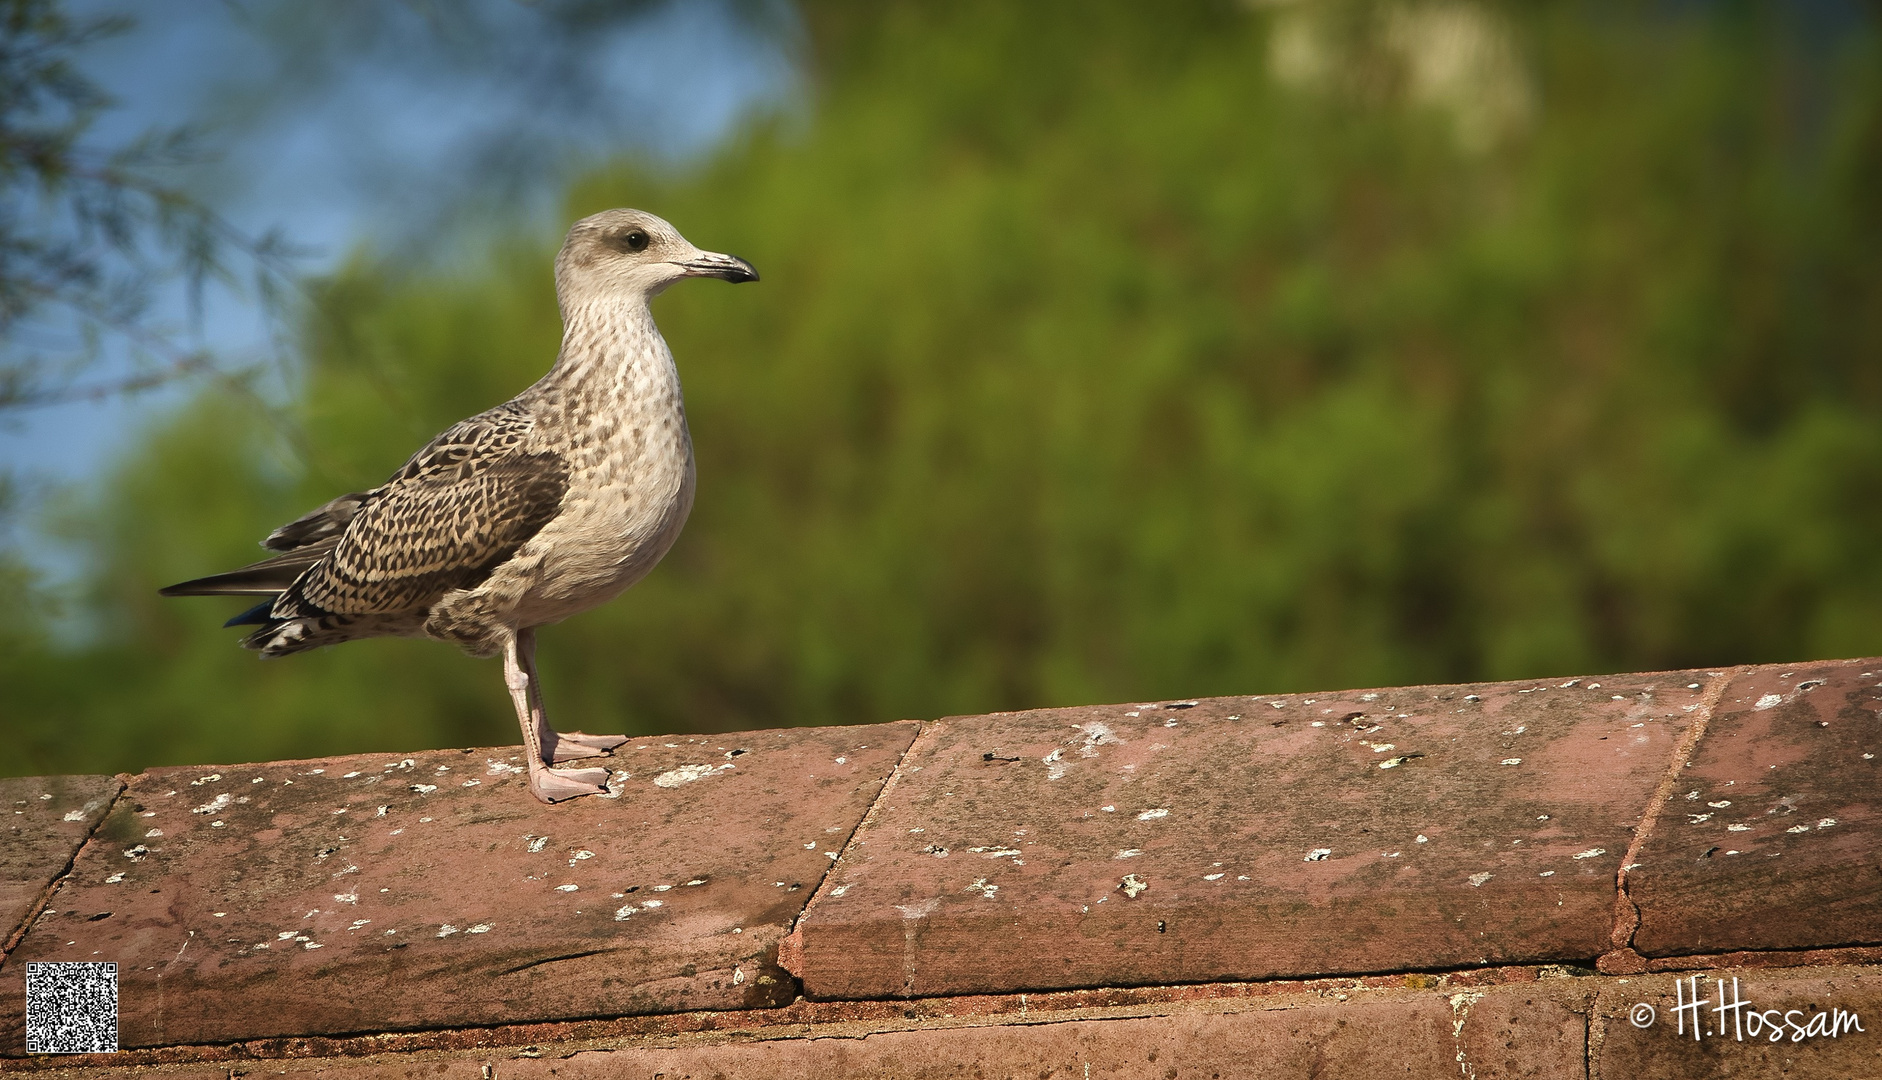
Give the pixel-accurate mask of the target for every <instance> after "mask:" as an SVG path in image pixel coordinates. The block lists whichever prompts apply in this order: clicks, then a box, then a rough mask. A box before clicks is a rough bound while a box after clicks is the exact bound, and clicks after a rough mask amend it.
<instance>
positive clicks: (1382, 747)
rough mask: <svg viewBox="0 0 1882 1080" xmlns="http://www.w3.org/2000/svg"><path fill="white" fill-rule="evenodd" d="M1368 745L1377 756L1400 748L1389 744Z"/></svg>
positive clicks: (1374, 743)
mask: <svg viewBox="0 0 1882 1080" xmlns="http://www.w3.org/2000/svg"><path fill="white" fill-rule="evenodd" d="M1366 745H1367V746H1370V747H1372V752H1373V753H1375V754H1383V753H1385V752H1386V751H1387V750H1397V749H1398V747H1396V746H1394V745H1392V744H1391V743H1389V742H1371V743H1367V744H1366Z"/></svg>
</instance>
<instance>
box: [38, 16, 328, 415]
mask: <svg viewBox="0 0 1882 1080" xmlns="http://www.w3.org/2000/svg"><path fill="white" fill-rule="evenodd" d="M129 26H130V21H129V20H128V19H126V18H123V17H110V18H73V17H72V16H70V15H69V14H68V13H67V12H66V11H65V8H64V5H63V4H62V3H60V2H59V0H0V412H4V411H7V410H16V409H20V408H24V407H29V406H34V405H47V404H52V403H56V402H60V401H68V400H72V399H75V398H82V397H96V396H101V395H109V394H116V393H124V392H127V391H132V390H141V389H148V388H150V387H152V386H156V385H159V384H161V383H163V382H167V381H169V380H172V379H175V378H178V377H180V376H183V375H186V374H202V373H218V372H217V369H216V366H215V364H214V361H213V358H212V357H211V356H210V355H209V354H208V353H206V352H204V351H203V350H201V349H198V348H194V347H192V346H190V345H189V344H187V343H186V342H185V341H184V340H183V339H182V338H181V337H180V336H178V335H177V334H175V333H173V332H171V331H170V330H168V329H167V328H166V327H164V326H162V325H160V324H159V323H157V322H156V321H154V320H152V319H151V318H149V308H150V304H151V299H152V295H153V292H154V291H155V289H156V288H157V287H158V286H159V285H160V284H161V283H162V282H164V281H165V280H169V279H176V278H181V279H182V280H183V281H184V282H185V283H186V285H187V287H188V288H189V289H190V290H191V291H192V292H193V293H200V290H201V289H202V286H203V284H204V282H205V281H206V280H207V279H209V278H212V277H214V278H221V279H223V280H226V281H231V282H233V281H234V280H235V278H236V277H237V275H238V274H240V275H241V276H243V277H245V278H248V279H250V280H251V281H252V285H253V290H254V295H256V296H257V297H259V298H260V299H261V300H262V301H263V302H264V303H269V304H272V302H273V301H274V300H275V298H276V297H277V296H278V294H279V293H280V291H281V289H282V288H283V286H284V285H285V284H286V283H287V281H288V280H289V276H290V267H289V265H288V262H289V257H290V254H291V253H290V252H289V251H288V250H287V248H286V246H285V245H284V244H283V242H282V240H281V238H280V237H279V236H278V235H276V234H269V235H264V236H260V237H251V236H248V235H246V234H244V233H242V232H240V231H239V230H237V229H235V228H234V227H232V226H231V225H230V224H229V223H228V222H226V221H224V220H223V219H222V218H221V217H220V216H219V215H217V214H216V213H215V212H214V211H212V210H211V209H210V208H209V207H208V206H206V205H205V204H204V203H202V202H201V201H199V200H197V199H196V198H194V197H193V196H191V195H190V194H189V193H188V191H186V190H185V189H184V188H183V187H182V186H181V185H179V184H176V183H172V182H168V181H166V179H165V178H164V175H163V174H164V172H165V170H166V169H168V168H172V167H174V166H177V165H179V164H182V163H186V162H189V161H192V160H195V159H196V158H198V157H199V156H200V153H201V151H200V149H199V148H198V146H197V144H196V140H195V138H194V137H193V135H192V133H191V132H190V131H189V130H188V129H187V128H181V127H178V128H169V129H158V130H152V131H150V132H147V133H145V134H144V135H143V136H141V137H139V138H136V139H133V140H131V141H129V142H126V143H124V144H123V145H119V146H99V145H94V144H92V143H90V142H88V141H87V135H88V133H89V132H90V130H91V128H92V125H93V123H94V121H95V120H96V118H97V116H98V114H99V113H100V112H101V111H102V110H104V109H105V108H107V107H108V106H109V105H110V100H109V98H107V97H106V95H105V94H104V93H103V92H102V91H101V90H99V88H98V87H97V85H96V84H95V83H94V82H93V81H92V80H90V79H89V78H87V77H86V76H85V75H84V74H83V73H82V72H81V71H80V70H79V68H78V67H77V65H76V63H75V58H76V56H77V54H78V53H79V52H80V51H81V50H83V49H84V48H85V47H86V46H88V45H91V44H93V43H95V42H97V41H98V40H100V39H102V38H106V37H109V36H112V35H115V34H121V33H123V32H124V31H125V30H127V29H128V28H129ZM113 347H116V348H118V349H121V350H123V351H124V353H125V354H126V357H125V358H126V359H127V360H128V361H129V363H128V364H127V365H122V366H124V367H127V368H128V371H127V372H125V373H118V374H114V375H113V376H111V377H109V378H105V379H95V378H89V377H90V376H93V375H94V374H95V373H96V371H97V369H98V368H99V367H100V366H101V361H102V360H103V359H104V358H105V357H106V355H107V353H108V350H109V349H111V348H113ZM219 374H224V375H226V374H228V373H219Z"/></svg>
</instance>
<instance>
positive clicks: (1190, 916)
mask: <svg viewBox="0 0 1882 1080" xmlns="http://www.w3.org/2000/svg"><path fill="white" fill-rule="evenodd" d="M1706 678H1707V676H1705V675H1704V674H1693V673H1674V674H1662V675H1649V676H1624V677H1618V678H1605V679H1593V680H1568V681H1566V682H1563V681H1558V682H1549V683H1514V684H1512V683H1505V684H1499V685H1492V686H1482V687H1414V688H1407V689H1397V690H1381V691H1376V692H1369V693H1361V692H1344V693H1333V694H1318V695H1312V694H1309V695H1289V696H1285V697H1263V698H1219V699H1214V700H1209V701H1202V702H1194V703H1185V702H1177V703H1163V704H1161V705H1143V706H1112V707H1100V708H1087V709H1050V710H1041V711H1038V712H1028V713H1013V714H1001V715H995V716H991V717H968V718H959V719H950V720H944V721H941V722H939V723H938V724H936V725H935V726H934V727H933V728H931V729H930V730H929V731H927V732H925V733H924V734H923V735H922V737H921V738H920V739H919V740H917V742H916V745H915V748H914V749H913V750H912V751H911V752H910V756H909V760H908V762H907V764H906V766H905V767H904V768H903V769H902V771H901V772H900V773H899V774H898V776H897V778H896V780H895V781H894V782H893V783H892V785H891V786H890V788H889V789H888V790H887V791H886V792H885V793H884V796H883V798H882V800H881V805H880V806H879V808H878V809H877V811H876V812H875V813H874V814H872V815H871V818H870V820H869V822H868V823H867V824H866V825H865V826H864V828H863V829H862V830H861V831H860V832H859V833H858V836H857V839H856V841H855V842H854V843H853V844H852V846H851V848H850V851H849V852H848V853H847V854H846V856H845V858H844V860H843V862H842V864H841V865H839V867H838V868H837V871H836V872H835V873H834V874H832V875H831V877H830V879H829V882H828V883H827V885H826V887H825V889H824V891H823V892H821V893H820V894H819V895H818V897H817V898H816V899H815V900H814V901H813V902H812V905H811V907H810V909H809V910H808V911H807V912H806V913H805V916H804V919H803V920H802V921H801V922H800V924H799V928H798V932H797V935H796V936H794V938H793V940H792V941H791V942H789V943H788V944H787V950H786V954H785V961H784V962H785V965H786V966H787V967H788V968H790V969H791V970H793V971H795V972H796V973H797V974H798V975H799V976H800V977H802V979H803V981H804V988H805V992H806V993H808V994H810V995H811V996H813V997H824V998H854V997H876V996H923V995H930V994H955V993H989V992H1008V991H1017V990H1028V989H1045V988H1051V987H1069V986H1104V985H1141V984H1169V983H1181V982H1193V981H1204V980H1212V979H1260V978H1274V977H1288V976H1305V975H1315V974H1324V973H1339V972H1367V971H1391V970H1403V969H1416V968H1427V969H1428V968H1446V967H1460V966H1468V965H1473V964H1489V963H1511V962H1529V961H1539V960H1569V959H1588V958H1592V957H1594V956H1596V955H1597V954H1599V953H1600V952H1602V951H1603V950H1604V949H1606V948H1607V945H1608V940H1609V936H1610V933H1611V930H1612V927H1613V922H1614V902H1615V895H1616V893H1615V873H1616V870H1617V869H1618V868H1619V866H1620V860H1621V858H1622V856H1623V854H1624V853H1625V852H1626V850H1627V847H1628V843H1629V841H1630V840H1631V839H1632V835H1631V833H1630V829H1631V828H1632V827H1633V826H1634V825H1635V824H1636V823H1637V822H1638V821H1639V819H1640V817H1641V815H1642V813H1643V812H1644V810H1645V809H1646V807H1647V806H1648V805H1649V803H1650V802H1651V799H1652V796H1653V792H1654V790H1655V788H1656V786H1657V785H1658V784H1659V782H1660V780H1661V778H1662V776H1663V775H1664V773H1665V771H1666V769H1667V767H1668V763H1669V761H1670V759H1671V757H1672V753H1673V750H1674V748H1675V746H1676V745H1677V743H1678V740H1679V739H1680V737H1681V736H1682V735H1683V734H1684V733H1685V732H1686V730H1687V728H1688V727H1689V725H1691V724H1692V723H1693V712H1694V710H1695V709H1696V708H1697V704H1698V703H1699V702H1700V701H1701V700H1702V697H1703V692H1704V689H1705V688H1704V683H1705V680H1706ZM1133 894H1134V895H1133Z"/></svg>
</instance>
